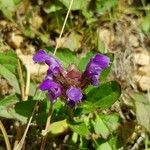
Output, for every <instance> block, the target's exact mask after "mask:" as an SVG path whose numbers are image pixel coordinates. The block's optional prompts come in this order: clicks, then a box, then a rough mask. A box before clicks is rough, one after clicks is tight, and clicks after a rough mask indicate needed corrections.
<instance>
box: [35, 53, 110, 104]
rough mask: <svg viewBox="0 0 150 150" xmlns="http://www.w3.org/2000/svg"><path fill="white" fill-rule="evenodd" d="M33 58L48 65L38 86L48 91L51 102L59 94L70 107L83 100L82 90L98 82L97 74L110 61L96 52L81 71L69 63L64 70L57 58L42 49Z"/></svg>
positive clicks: (98, 74) (36, 61)
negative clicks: (45, 73)
mask: <svg viewBox="0 0 150 150" xmlns="http://www.w3.org/2000/svg"><path fill="white" fill-rule="evenodd" d="M33 60H34V62H35V63H40V62H45V63H46V64H47V65H48V66H49V68H48V70H47V75H46V77H45V79H44V80H43V82H42V83H41V84H40V86H39V88H40V89H41V90H42V91H45V90H46V91H48V92H47V97H48V98H49V99H50V100H51V102H52V103H54V102H55V101H56V100H57V98H58V97H60V96H61V97H63V99H64V100H65V102H66V103H67V104H68V105H69V106H70V107H74V106H76V104H77V103H79V102H81V101H83V99H84V94H83V90H84V89H85V88H86V87H87V86H88V85H89V84H92V85H93V86H97V85H98V84H99V76H100V74H101V72H102V71H103V70H104V69H105V68H107V67H108V65H109V62H110V60H109V58H108V57H107V56H105V55H102V54H97V55H95V56H94V57H93V58H91V59H90V61H89V63H88V64H87V66H86V69H85V71H84V72H83V73H82V72H81V71H79V70H78V69H77V67H76V66H75V65H74V64H70V65H69V66H68V68H67V69H66V70H65V69H64V68H63V66H62V64H61V63H60V62H59V61H58V60H57V59H55V58H54V57H53V56H52V55H48V54H47V53H46V52H45V51H44V50H39V51H38V52H37V53H36V54H35V55H34V56H33Z"/></svg>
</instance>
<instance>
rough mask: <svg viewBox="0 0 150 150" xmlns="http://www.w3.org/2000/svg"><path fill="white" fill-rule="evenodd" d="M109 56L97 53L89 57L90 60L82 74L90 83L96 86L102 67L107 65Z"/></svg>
mask: <svg viewBox="0 0 150 150" xmlns="http://www.w3.org/2000/svg"><path fill="white" fill-rule="evenodd" d="M109 62H110V60H109V58H108V57H107V56H105V55H102V54H97V55H95V56H94V57H93V58H91V60H90V62H89V63H88V64H87V67H86V69H85V72H84V76H86V78H88V79H89V80H90V83H91V84H92V85H95V86H97V85H98V84H99V76H100V74H101V72H102V70H103V69H105V68H107V67H108V65H109Z"/></svg>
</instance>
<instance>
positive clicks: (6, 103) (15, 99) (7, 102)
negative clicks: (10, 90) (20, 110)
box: [0, 95, 19, 106]
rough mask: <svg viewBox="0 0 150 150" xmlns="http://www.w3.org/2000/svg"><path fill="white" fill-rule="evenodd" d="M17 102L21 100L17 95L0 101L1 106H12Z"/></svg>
mask: <svg viewBox="0 0 150 150" xmlns="http://www.w3.org/2000/svg"><path fill="white" fill-rule="evenodd" d="M16 102H19V98H18V97H17V96H16V95H9V96H6V97H5V98H4V99H2V100H0V106H10V105H13V104H15V103H16Z"/></svg>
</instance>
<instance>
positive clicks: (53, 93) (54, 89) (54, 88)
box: [40, 79, 62, 102]
mask: <svg viewBox="0 0 150 150" xmlns="http://www.w3.org/2000/svg"><path fill="white" fill-rule="evenodd" d="M40 89H41V90H42V91H44V90H48V94H47V96H48V98H49V99H50V100H51V101H52V102H54V100H56V99H57V98H58V97H59V96H61V94H62V91H61V86H60V85H59V84H58V83H56V82H54V81H52V80H49V79H45V80H44V81H43V82H42V83H41V85H40Z"/></svg>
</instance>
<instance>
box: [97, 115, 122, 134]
mask: <svg viewBox="0 0 150 150" xmlns="http://www.w3.org/2000/svg"><path fill="white" fill-rule="evenodd" d="M100 117H101V119H102V120H103V122H104V123H105V124H106V126H107V127H108V129H109V131H110V132H113V131H115V130H116V129H117V128H118V127H119V125H120V117H119V115H118V114H110V115H101V116H100Z"/></svg>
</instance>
